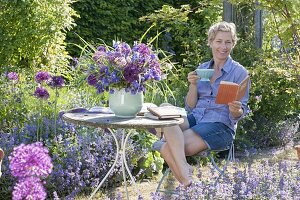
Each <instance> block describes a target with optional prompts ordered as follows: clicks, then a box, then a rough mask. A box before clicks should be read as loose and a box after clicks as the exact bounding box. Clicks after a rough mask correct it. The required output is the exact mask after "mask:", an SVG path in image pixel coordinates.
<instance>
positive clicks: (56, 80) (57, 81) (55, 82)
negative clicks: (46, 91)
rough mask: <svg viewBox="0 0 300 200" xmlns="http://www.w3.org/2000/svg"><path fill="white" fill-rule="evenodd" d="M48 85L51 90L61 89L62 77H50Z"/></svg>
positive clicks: (63, 83) (63, 82)
mask: <svg viewBox="0 0 300 200" xmlns="http://www.w3.org/2000/svg"><path fill="white" fill-rule="evenodd" d="M48 85H50V86H51V87H53V88H61V87H63V86H64V85H65V81H64V79H63V77H62V76H52V77H51V79H50V81H49V83H48Z"/></svg>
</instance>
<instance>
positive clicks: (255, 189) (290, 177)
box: [152, 159, 300, 200]
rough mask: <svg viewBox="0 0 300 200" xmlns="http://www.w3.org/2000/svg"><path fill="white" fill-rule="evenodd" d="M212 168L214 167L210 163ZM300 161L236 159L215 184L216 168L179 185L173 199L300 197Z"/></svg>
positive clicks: (158, 195)
mask: <svg viewBox="0 0 300 200" xmlns="http://www.w3.org/2000/svg"><path fill="white" fill-rule="evenodd" d="M211 169H213V167H212V166H211ZM299 177H300V162H299V161H298V162H296V161H287V160H282V161H279V162H276V161H274V160H268V159H266V160H258V161H256V162H253V163H248V164H247V163H235V164H234V166H233V167H231V168H230V169H229V170H227V176H225V177H223V178H222V179H220V180H219V182H218V183H217V184H216V185H215V183H214V180H215V178H216V173H215V170H211V172H210V173H209V174H208V175H203V173H201V170H200V173H199V174H198V181H196V182H194V183H193V184H192V185H191V186H190V187H188V188H187V189H184V188H183V187H181V186H178V187H177V188H176V195H174V196H173V197H174V198H173V199H175V200H180V199H183V198H184V199H238V200H243V199H245V200H246V199H286V200H288V199H293V200H299V199H300V185H299V180H300V178H299ZM152 199H153V200H163V199H167V195H165V194H162V193H153V194H152Z"/></svg>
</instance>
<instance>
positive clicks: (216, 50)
mask: <svg viewBox="0 0 300 200" xmlns="http://www.w3.org/2000/svg"><path fill="white" fill-rule="evenodd" d="M210 47H211V49H212V54H213V57H214V60H215V61H217V62H218V61H226V60H227V58H228V56H229V55H230V52H231V49H232V48H233V41H232V37H231V33H230V32H223V31H219V32H217V35H216V37H215V39H214V40H213V41H212V42H211V43H210Z"/></svg>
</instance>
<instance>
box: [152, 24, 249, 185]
mask: <svg viewBox="0 0 300 200" xmlns="http://www.w3.org/2000/svg"><path fill="white" fill-rule="evenodd" d="M236 42H237V36H236V28H235V25H234V24H233V23H228V22H219V23H216V24H214V25H212V26H211V27H210V29H209V31H208V45H209V46H210V48H211V50H212V55H213V58H212V60H210V61H208V62H205V63H203V64H201V65H200V66H199V67H198V68H204V69H207V68H213V69H214V74H213V76H212V77H211V78H210V81H198V80H199V76H197V74H196V72H195V71H192V72H190V73H189V74H188V77H187V79H188V81H189V91H188V93H187V95H186V109H187V110H188V111H189V114H188V116H187V118H185V120H184V123H183V124H181V125H180V126H173V127H167V128H164V140H163V141H159V142H157V143H155V144H154V146H156V149H158V150H159V151H160V153H161V156H162V157H163V158H164V159H165V161H166V162H167V164H168V165H169V167H170V169H171V170H172V172H173V174H174V176H175V177H176V179H177V180H178V181H179V182H180V183H181V184H182V185H183V186H184V187H187V186H189V185H190V184H191V183H192V178H191V172H192V167H191V166H190V165H189V164H188V163H187V160H186V156H191V155H195V154H197V153H199V152H201V151H204V150H207V149H211V150H224V149H228V147H229V145H230V144H231V143H232V141H233V137H234V134H235V131H236V127H237V122H238V121H239V120H240V119H241V118H243V117H244V116H245V115H246V114H247V113H248V111H249V108H248V107H247V101H248V97H249V85H250V83H249V82H248V87H247V91H246V94H245V96H244V97H243V98H242V99H241V100H240V101H233V102H231V103H229V104H228V105H222V104H216V103H215V99H216V94H217V91H218V88H219V85H220V81H222V80H225V81H231V82H235V83H241V81H242V80H243V79H244V78H245V77H246V76H247V75H248V72H247V70H246V69H245V68H244V67H243V66H242V65H240V64H239V63H237V62H235V61H234V60H232V58H231V57H230V53H231V50H232V49H233V48H234V46H235V45H236ZM158 146H159V148H157V147H158Z"/></svg>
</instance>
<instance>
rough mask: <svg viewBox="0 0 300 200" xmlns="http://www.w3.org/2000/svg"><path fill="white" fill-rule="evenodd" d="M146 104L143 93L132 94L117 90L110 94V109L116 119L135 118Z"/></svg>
mask: <svg viewBox="0 0 300 200" xmlns="http://www.w3.org/2000/svg"><path fill="white" fill-rule="evenodd" d="M143 103H144V95H143V92H138V93H136V94H131V92H125V90H124V89H121V90H118V89H115V92H114V93H113V94H109V108H110V109H111V110H112V111H113V112H114V114H115V116H116V117H120V118H134V117H136V115H137V114H138V113H139V112H140V111H141V109H142V107H143Z"/></svg>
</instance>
